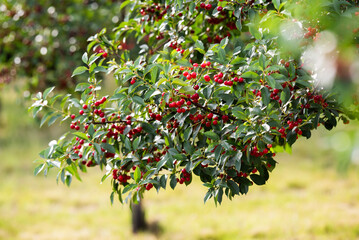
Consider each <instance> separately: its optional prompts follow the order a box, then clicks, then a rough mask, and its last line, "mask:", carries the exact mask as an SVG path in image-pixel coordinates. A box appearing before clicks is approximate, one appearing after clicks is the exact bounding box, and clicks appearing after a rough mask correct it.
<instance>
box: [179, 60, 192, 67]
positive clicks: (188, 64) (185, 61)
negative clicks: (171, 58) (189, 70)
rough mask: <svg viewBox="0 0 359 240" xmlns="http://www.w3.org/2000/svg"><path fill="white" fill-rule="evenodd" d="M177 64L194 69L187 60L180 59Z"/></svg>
mask: <svg viewBox="0 0 359 240" xmlns="http://www.w3.org/2000/svg"><path fill="white" fill-rule="evenodd" d="M177 64H178V65H179V66H182V67H193V66H192V64H191V63H190V62H189V61H188V60H187V59H180V60H178V61H177Z"/></svg>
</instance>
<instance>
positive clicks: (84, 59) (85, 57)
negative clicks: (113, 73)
mask: <svg viewBox="0 0 359 240" xmlns="http://www.w3.org/2000/svg"><path fill="white" fill-rule="evenodd" d="M88 61H89V57H88V55H87V52H85V53H84V54H83V55H82V62H83V63H85V64H87V63H88Z"/></svg>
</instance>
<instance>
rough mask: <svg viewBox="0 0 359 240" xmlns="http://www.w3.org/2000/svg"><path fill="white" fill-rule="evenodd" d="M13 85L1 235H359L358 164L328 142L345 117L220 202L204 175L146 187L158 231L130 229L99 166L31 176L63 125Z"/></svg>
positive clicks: (4, 135) (4, 119)
mask: <svg viewBox="0 0 359 240" xmlns="http://www.w3.org/2000/svg"><path fill="white" fill-rule="evenodd" d="M10 89H11V88H10V87H8V88H7V89H5V91H2V93H1V95H2V96H1V98H2V101H3V103H2V104H3V112H2V113H1V127H0V158H1V161H0V192H1V194H0V216H2V217H1V218H0V239H38V240H41V239H66V238H71V239H110V238H111V239H206V240H211V239H316V240H317V239H323V240H324V239H325V240H327V239H329V240H330V239H333V240H334V239H335V240H338V239H359V188H358V183H359V168H358V167H357V166H351V167H350V169H349V171H348V172H346V173H345V174H344V175H343V174H340V173H339V172H338V171H337V170H336V167H337V164H338V162H337V159H336V157H335V156H336V154H335V153H334V152H333V151H332V150H330V148H331V147H330V146H329V147H328V146H327V147H325V145H326V144H327V142H328V141H327V140H328V139H331V141H329V142H332V143H333V142H335V141H333V138H332V137H329V135H328V134H330V135H331V136H332V135H335V134H336V133H340V132H342V131H343V129H344V128H343V127H342V126H341V127H338V128H337V129H335V130H333V131H332V132H330V133H329V132H327V131H326V130H325V129H323V128H320V129H319V130H318V131H316V132H315V133H314V136H313V138H311V139H310V140H306V139H304V138H302V139H300V141H299V143H298V144H296V145H295V146H294V149H293V154H292V155H289V154H287V153H280V154H278V155H277V156H278V157H277V161H278V162H279V165H278V166H277V169H276V171H275V172H274V173H273V174H272V175H271V178H270V180H269V182H268V184H267V185H265V186H255V187H253V188H252V189H251V191H250V192H249V193H248V195H246V196H241V197H237V198H235V199H234V200H233V201H229V200H228V199H226V200H224V201H223V203H222V205H221V206H218V207H215V205H214V203H213V201H209V202H208V203H206V204H203V197H204V194H205V192H206V189H205V188H204V187H203V186H201V183H200V182H199V181H198V180H195V181H194V184H191V185H190V186H188V187H187V188H189V190H188V189H186V187H185V186H180V187H178V188H176V190H175V191H173V190H172V189H170V188H169V187H168V189H167V191H160V193H159V194H157V193H156V191H155V190H154V189H153V190H151V191H149V192H146V195H145V201H144V206H145V210H146V218H147V220H148V221H149V223H150V224H151V225H152V228H153V229H152V230H153V233H149V232H145V233H141V234H138V235H136V236H133V235H132V234H131V218H130V217H131V216H130V210H129V208H128V207H127V206H122V205H120V204H119V203H118V202H115V204H114V205H113V206H111V205H110V200H109V192H110V188H111V185H110V182H109V181H106V182H105V183H104V184H102V185H100V184H99V182H100V179H101V177H102V175H103V174H102V173H101V172H99V169H98V168H95V169H90V170H89V173H88V174H82V175H81V176H82V179H83V181H82V182H78V181H76V180H74V181H73V183H72V186H71V187H70V188H68V187H66V186H64V185H62V184H61V183H59V185H56V182H55V178H56V176H55V171H54V172H53V173H51V174H50V176H49V177H48V178H44V177H43V176H41V175H39V176H37V177H34V176H33V169H34V166H35V164H33V160H34V159H36V158H38V152H39V151H41V149H43V148H44V147H45V146H46V145H47V143H48V141H49V140H51V139H55V138H57V137H58V135H57V134H58V133H59V131H58V129H56V128H51V129H46V128H43V129H42V131H39V130H38V124H36V123H34V122H33V120H31V119H30V117H28V114H27V113H26V111H25V110H24V109H25V108H23V107H20V106H19V105H18V104H17V103H16V97H15V95H16V94H14V92H12V90H10ZM346 127H348V126H346ZM355 127H356V126H355V124H354V125H353V126H350V125H349V128H355ZM338 144H341V143H340V141H339V140H338ZM323 146H324V147H323Z"/></svg>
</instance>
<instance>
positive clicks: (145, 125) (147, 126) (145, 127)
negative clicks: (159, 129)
mask: <svg viewBox="0 0 359 240" xmlns="http://www.w3.org/2000/svg"><path fill="white" fill-rule="evenodd" d="M141 126H142V128H143V130H144V131H145V132H147V133H150V134H154V133H155V132H156V129H155V128H154V127H153V126H152V125H151V124H149V123H146V122H143V123H141Z"/></svg>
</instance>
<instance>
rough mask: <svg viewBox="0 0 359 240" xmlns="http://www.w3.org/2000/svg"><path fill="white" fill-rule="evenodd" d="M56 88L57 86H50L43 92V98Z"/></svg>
mask: <svg viewBox="0 0 359 240" xmlns="http://www.w3.org/2000/svg"><path fill="white" fill-rule="evenodd" d="M54 89H55V87H49V88H47V89H46V90H45V91H44V93H43V94H42V98H43V99H46V97H47V95H49V93H51V92H52V91H53V90H54Z"/></svg>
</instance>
